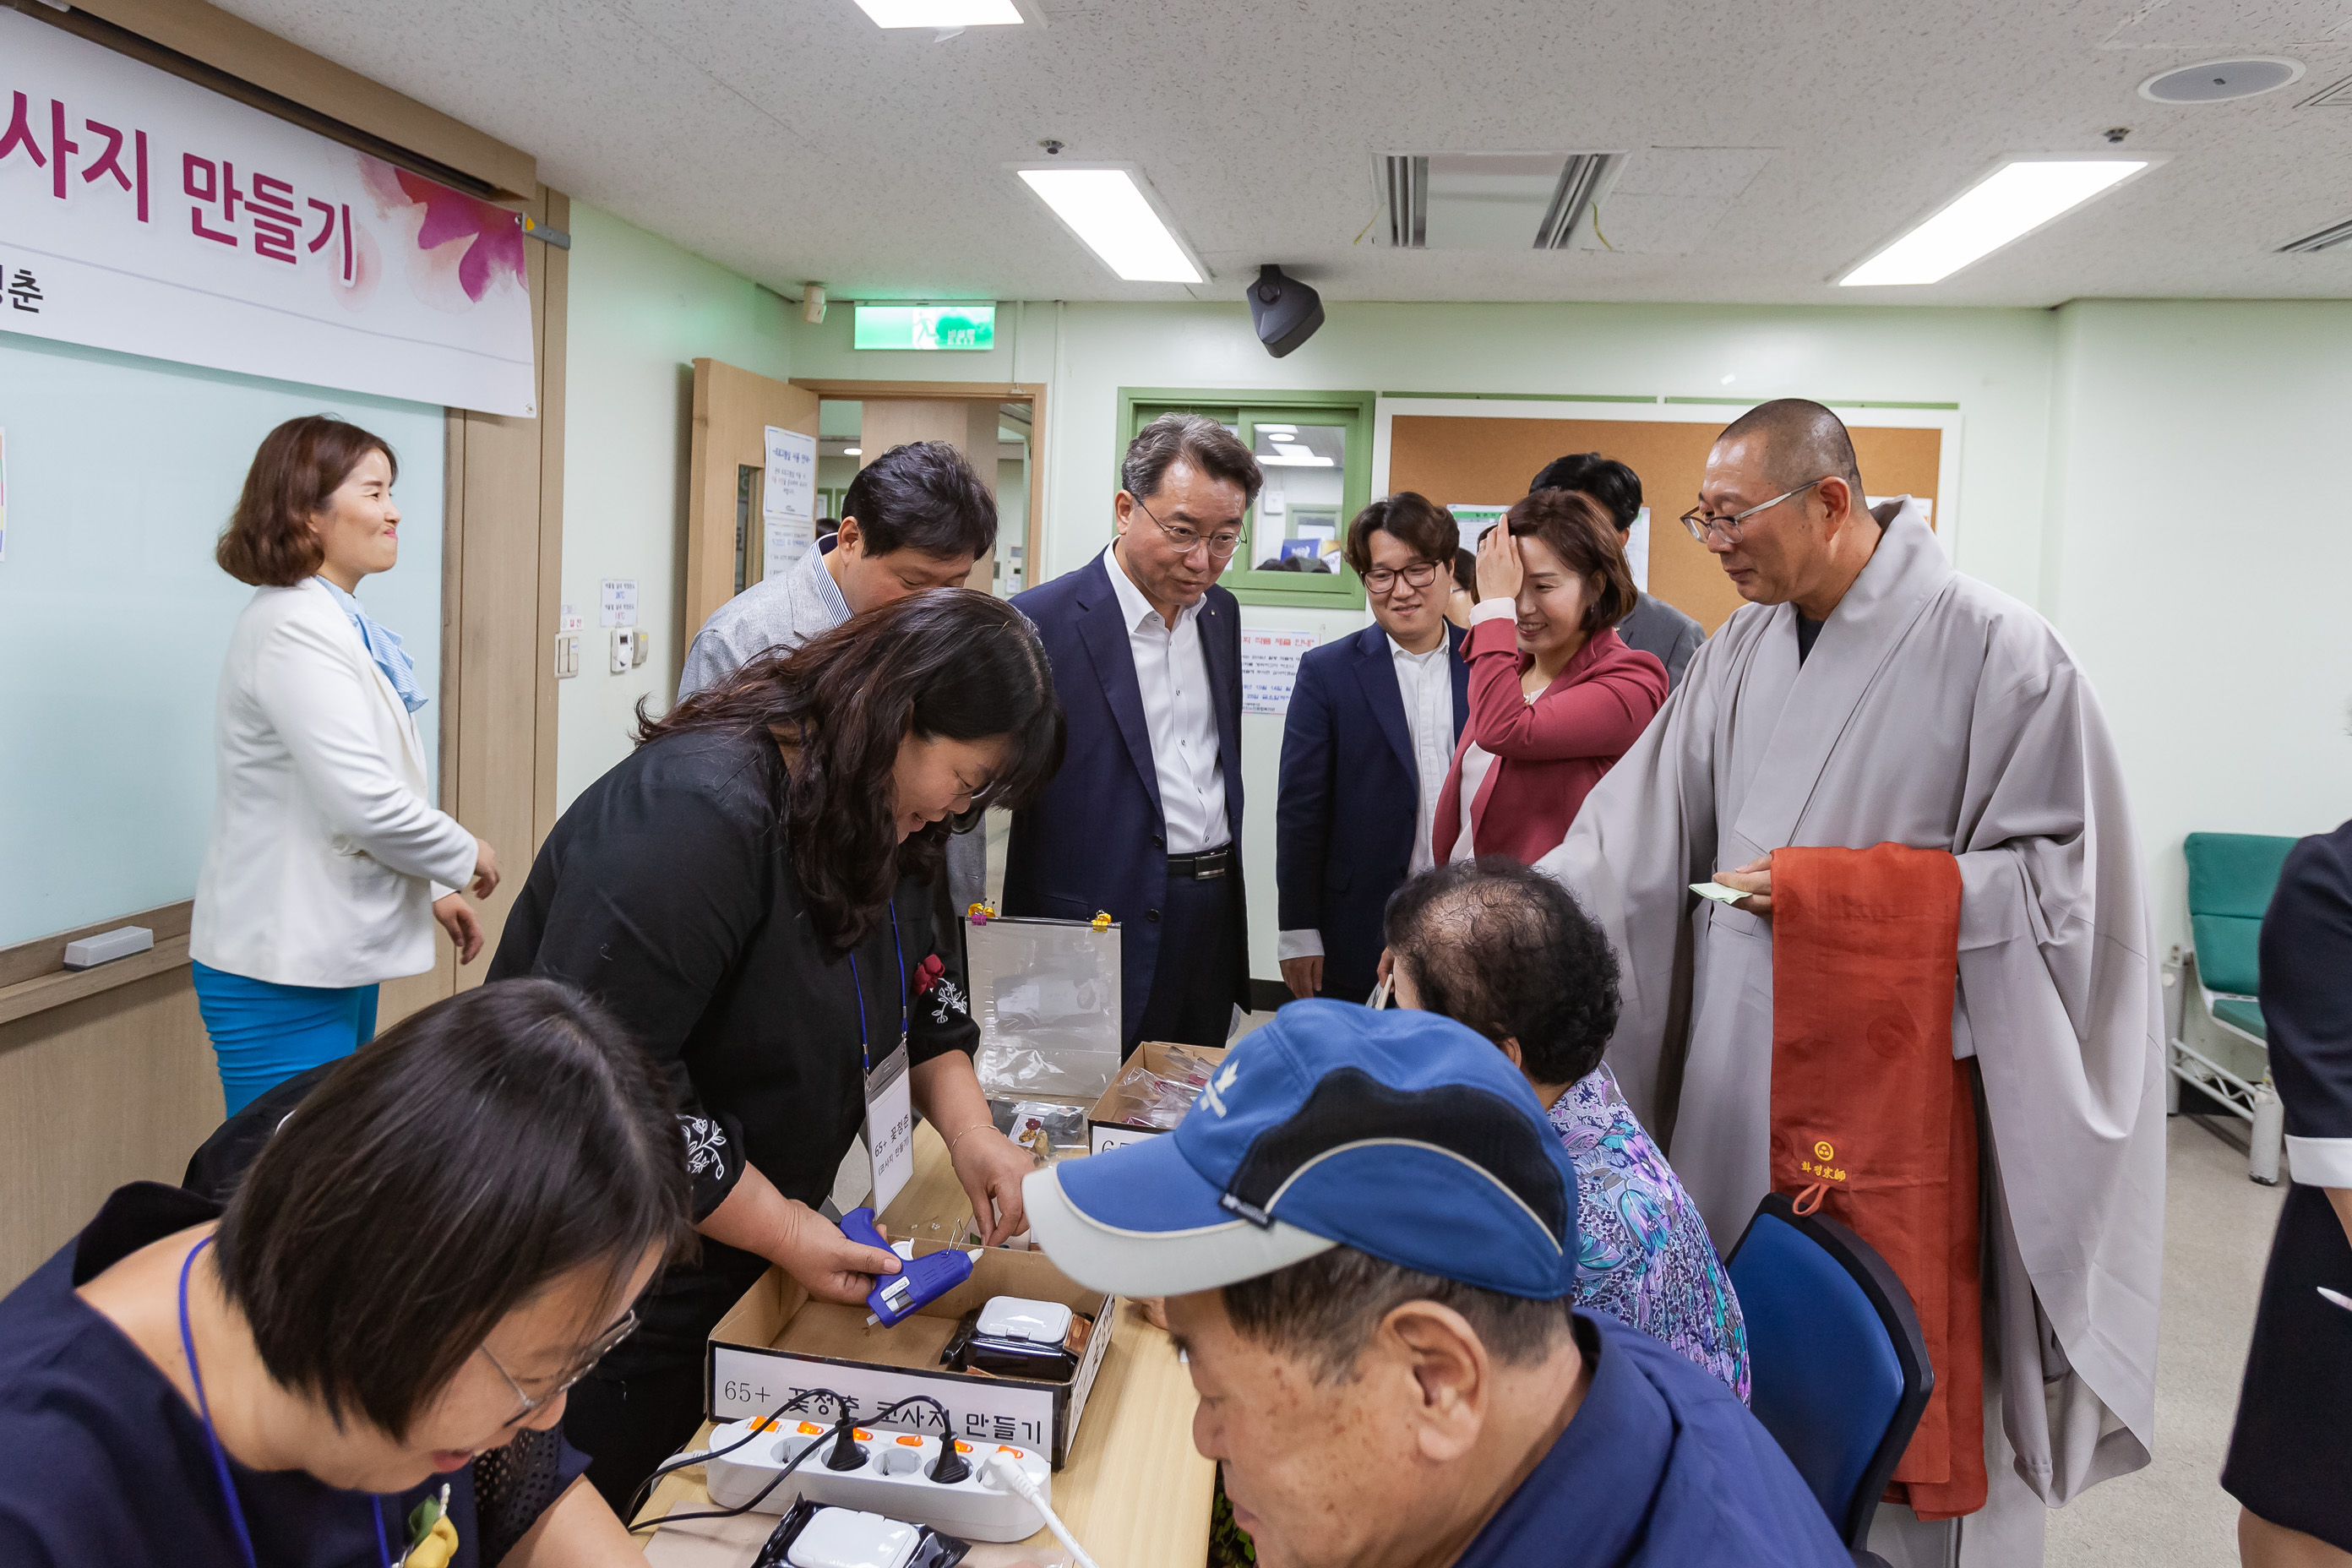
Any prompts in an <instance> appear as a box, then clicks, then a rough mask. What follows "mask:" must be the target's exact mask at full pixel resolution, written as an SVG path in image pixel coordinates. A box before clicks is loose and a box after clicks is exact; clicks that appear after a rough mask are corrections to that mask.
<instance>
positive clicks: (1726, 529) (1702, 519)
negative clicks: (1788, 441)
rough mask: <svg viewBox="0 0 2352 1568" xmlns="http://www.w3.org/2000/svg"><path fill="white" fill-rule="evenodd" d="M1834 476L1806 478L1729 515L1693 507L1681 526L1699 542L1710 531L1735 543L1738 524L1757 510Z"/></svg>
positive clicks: (1787, 498) (1803, 491)
mask: <svg viewBox="0 0 2352 1568" xmlns="http://www.w3.org/2000/svg"><path fill="white" fill-rule="evenodd" d="M1836 477H1837V476H1836V475H1835V474H1823V475H1822V478H1821V479H1807V480H1806V481H1805V482H1804V483H1803V484H1801V485H1799V486H1798V487H1797V488H1796V489H1792V490H1790V491H1789V492H1788V494H1787V495H1777V496H1774V497H1773V498H1772V499H1771V500H1768V501H1759V502H1757V503H1756V504H1755V505H1754V506H1751V507H1749V508H1748V510H1746V511H1735V512H1733V513H1732V514H1731V515H1730V516H1729V517H1709V516H1707V515H1706V511H1705V510H1702V509H1700V508H1698V507H1693V508H1691V510H1688V511H1686V512H1685V513H1683V526H1684V527H1685V528H1687V529H1689V530H1690V536H1691V537H1692V538H1693V539H1696V540H1697V541H1698V542H1700V543H1701V544H1705V543H1706V536H1707V535H1708V534H1710V533H1720V534H1721V535H1723V539H1724V542H1725V543H1727V544H1737V543H1738V542H1739V534H1740V525H1741V524H1742V523H1744V522H1746V521H1748V519H1749V518H1751V517H1754V516H1755V515H1756V514H1757V513H1758V512H1759V511H1769V510H1772V509H1773V508H1774V507H1776V506H1779V505H1780V503H1781V502H1782V501H1784V500H1789V499H1790V497H1793V496H1801V495H1803V494H1804V493H1805V492H1806V491H1807V490H1809V489H1812V488H1813V487H1814V486H1815V485H1817V484H1820V483H1821V482H1822V479H1835V478H1836Z"/></svg>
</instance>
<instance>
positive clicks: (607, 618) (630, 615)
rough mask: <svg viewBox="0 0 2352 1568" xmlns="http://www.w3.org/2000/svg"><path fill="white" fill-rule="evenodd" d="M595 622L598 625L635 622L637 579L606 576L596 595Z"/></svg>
mask: <svg viewBox="0 0 2352 1568" xmlns="http://www.w3.org/2000/svg"><path fill="white" fill-rule="evenodd" d="M597 609H598V614H597V616H596V624H597V625H598V626H635V625H636V624H637V580H636V579H635V578H634V577H607V578H605V579H604V582H603V586H602V590H601V592H600V593H599V595H598V597H597Z"/></svg>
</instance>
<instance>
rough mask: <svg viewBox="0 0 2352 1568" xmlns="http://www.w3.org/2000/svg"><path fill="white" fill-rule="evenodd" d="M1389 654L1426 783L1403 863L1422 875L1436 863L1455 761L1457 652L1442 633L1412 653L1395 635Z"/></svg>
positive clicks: (1411, 872) (1414, 753)
mask: <svg viewBox="0 0 2352 1568" xmlns="http://www.w3.org/2000/svg"><path fill="white" fill-rule="evenodd" d="M1389 658H1390V659H1391V662H1393V663H1394V664H1395V666H1396V678H1397V695H1398V696H1399V697H1401V698H1402V699H1403V700H1404V727H1405V731H1406V732H1407V733H1408V734H1410V735H1412V759H1413V771H1414V772H1415V773H1418V774H1419V775H1420V782H1421V804H1420V805H1419V807H1418V808H1417V809H1416V810H1415V811H1414V812H1413V815H1412V859H1411V860H1409V861H1407V862H1406V863H1405V868H1404V874H1405V875H1406V876H1408V877H1417V876H1419V875H1421V873H1423V871H1426V870H1428V869H1429V868H1431V867H1432V866H1434V865H1435V864H1437V861H1436V859H1435V858H1434V857H1433V855H1432V854H1431V851H1430V826H1431V824H1432V823H1433V822H1435V821H1436V819H1437V797H1438V796H1439V795H1442V794H1444V791H1445V774H1446V771H1447V770H1448V769H1450V768H1452V767H1453V765H1454V656H1453V651H1452V650H1451V649H1449V648H1448V647H1446V646H1445V639H1444V638H1443V637H1440V638H1439V639H1438V643H1437V646H1436V647H1433V648H1431V649H1430V650H1429V651H1428V652H1427V653H1408V652H1407V651H1405V647H1404V645H1403V644H1402V643H1401V642H1399V641H1397V640H1396V638H1394V637H1391V638H1389Z"/></svg>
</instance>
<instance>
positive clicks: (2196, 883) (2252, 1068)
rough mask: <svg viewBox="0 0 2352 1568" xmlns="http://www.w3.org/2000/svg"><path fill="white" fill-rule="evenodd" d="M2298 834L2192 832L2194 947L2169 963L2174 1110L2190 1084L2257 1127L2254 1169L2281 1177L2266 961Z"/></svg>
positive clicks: (2185, 848)
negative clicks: (2274, 895) (2266, 1031)
mask: <svg viewBox="0 0 2352 1568" xmlns="http://www.w3.org/2000/svg"><path fill="white" fill-rule="evenodd" d="M2294 845H2295V841H2294V839H2292V838H2277V837H2269V836H2267V835H2263V834H2252V833H2192V834H2190V835H2189V837H2188V840H2187V841H2186V842H2185V843H2184V844H2183V845H2182V846H2181V849H2182V853H2183V855H2184V856H2185V857H2186V858H2187V859H2188V862H2189V951H2188V952H2185V953H2184V952H2181V951H2180V950H2179V948H2175V949H2173V951H2172V958H2171V961H2170V962H2169V963H2166V965H2165V966H2164V1011H2165V1026H2166V1033H2167V1035H2168V1037H2169V1041H2170V1050H2169V1052H2168V1055H2169V1057H2170V1066H2171V1068H2172V1082H2171V1083H2170V1084H2169V1085H2168V1088H2169V1089H2170V1090H2171V1093H2170V1095H2169V1097H2168V1098H2169V1100H2170V1109H2172V1110H2179V1108H2180V1087H2179V1086H2180V1085H2181V1084H2184V1083H2186V1084H2190V1085H2193V1086H2195V1087H2196V1088H2197V1089H2199V1090H2200V1091H2202V1092H2203V1093H2204V1094H2206V1095H2208V1096H2210V1098H2211V1099H2213V1100H2217V1101H2219V1102H2220V1103H2221V1106H2222V1108H2223V1109H2225V1110H2228V1111H2230V1112H2231V1114H2232V1115H2235V1116H2239V1117H2242V1118H2243V1119H2244V1120H2245V1121H2249V1122H2251V1123H2252V1129H2253V1130H2252V1136H2251V1143H2250V1148H2249V1151H2248V1154H2247V1160H2246V1167H2247V1174H2249V1175H2251V1176H2252V1178H2253V1179H2254V1180H2255V1181H2257V1182H2261V1183H2263V1184H2264V1185H2273V1184H2276V1183H2277V1181H2278V1167H2279V1148H2280V1144H2281V1142H2283V1138H2284V1131H2285V1127H2284V1121H2283V1120H2282V1115H2281V1112H2280V1110H2279V1102H2278V1095H2277V1093H2276V1091H2275V1090H2274V1089H2273V1088H2272V1086H2271V1078H2270V1070H2271V1069H2270V1051H2269V1049H2268V1047H2267V1046H2266V1044H2265V1042H2264V1039H2263V1010H2262V1007H2261V1005H2260V1004H2259V1003H2257V1002H2256V1001H2255V996H2256V995H2257V994H2258V993H2259V991H2260V989H2261V984H2262V971H2261V967H2260V963H2259V954H2260V952H2261V944H2262V934H2263V911H2264V910H2268V909H2269V908H2270V903H2271V890H2272V889H2273V888H2275V887H2277V886H2278V879H2279V868H2280V867H2282V866H2283V865H2284V864H2285V863H2286V855H2287V851H2288V850H2290V849H2292V848H2294Z"/></svg>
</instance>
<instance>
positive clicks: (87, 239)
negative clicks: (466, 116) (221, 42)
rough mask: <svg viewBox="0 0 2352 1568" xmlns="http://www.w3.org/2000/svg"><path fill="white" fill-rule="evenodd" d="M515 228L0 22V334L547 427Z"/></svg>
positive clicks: (351, 154)
mask: <svg viewBox="0 0 2352 1568" xmlns="http://www.w3.org/2000/svg"><path fill="white" fill-rule="evenodd" d="M525 276H526V275H525V268H524V256H523V235H522V220H521V219H520V216H518V215H516V214H514V213H511V212H509V211H507V210H506V209H505V208H503V207H499V206H497V205H493V204H491V203H489V202H485V201H480V200H478V199H476V198H475V197H473V196H469V195H465V194H463V193H461V192H458V191H454V190H451V189H450V188H449V187H447V186H446V185H443V184H437V183H436V182H434V181H432V180H428V179H425V177H424V176H422V175H419V174H411V173H409V172H407V171H406V170H403V169H397V168H394V166H393V165H391V164H389V163H384V162H383V161H382V160H381V159H377V158H372V157H369V156H368V155H367V154H365V153H359V152H356V151H354V150H353V149H352V148H349V147H346V146H343V145H342V144H341V143H340V142H331V141H329V140H328V139H326V138H325V137H323V136H320V135H317V134H316V133H314V132H310V131H305V130H303V129H302V128H300V127H299V126H296V125H290V124H289V123H287V122H286V121H281V120H278V119H277V118H275V117H274V116H271V115H268V114H265V113H263V112H262V111H261V110H257V109H251V108H248V107H247V106H246V105H244V104H242V103H238V102H236V100H232V99H226V98H223V97H221V96H220V95H218V94H217V93H214V92H209V91H207V90H205V89H203V88H201V87H198V86H196V85H195V84H194V83H193V82H188V81H184V80H182V79H180V78H178V77H175V76H172V75H170V74H169V73H167V72H164V71H161V70H157V69H156V68H153V67H152V66H148V65H144V64H142V63H141V62H139V61H137V60H133V59H130V58H126V57H124V56H121V55H118V54H116V53H115V52H114V51H112V50H111V49H108V48H105V47H102V46H100V45H98V44H93V43H90V42H89V41H88V40H86V39H83V38H79V37H74V36H73V35H72V34H69V33H66V32H62V31H60V30H58V28H55V27H52V26H47V24H45V23H41V22H37V21H34V20H32V19H31V18H29V17H26V16H19V15H18V14H16V12H14V11H10V10H6V9H5V8H0V330H5V331H15V332H24V333H27V334H30V335H32V336H35V337H44V338H55V339H58V340H61V341H63V342H74V343H86V344H89V345H90V346H92V347H96V348H104V349H114V350H118V351H121V352H122V353H135V354H144V355H148V356H150V357H152V358H156V359H167V360H176V361H179V362H181V363H187V364H198V365H205V366H209V367H211V368H213V369H216V370H227V371H236V372H241V373H243V374H248V375H261V376H270V377H275V378H278V379H280V380H285V381H298V382H307V383H310V384H313V385H318V386H331V387H340V388H344V389H348V390H351V391H354V392H366V393H373V394H375V395H380V396H386V397H399V398H406V399H409V400H412V401H415V402H418V403H434V404H440V405H445V406H450V407H457V408H470V409H477V410H479V411H481V412H484V413H488V414H513V415H526V416H528V415H534V414H536V413H537V412H538V407H537V403H538V398H537V394H536V378H535V376H534V374H533V368H532V363H531V332H530V292H529V288H528V285H527V283H526V280H525Z"/></svg>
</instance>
